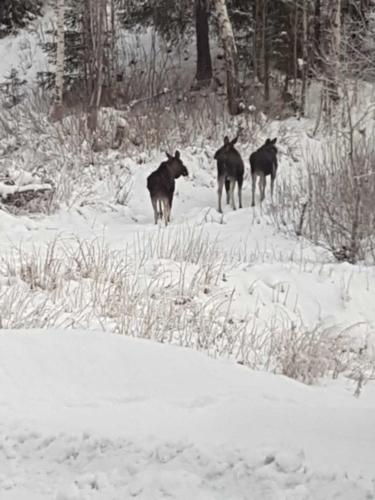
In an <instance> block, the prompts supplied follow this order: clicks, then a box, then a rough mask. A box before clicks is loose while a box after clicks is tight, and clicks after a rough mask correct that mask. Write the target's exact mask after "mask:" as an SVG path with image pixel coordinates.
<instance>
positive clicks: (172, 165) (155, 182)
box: [147, 151, 189, 226]
mask: <svg viewBox="0 0 375 500" xmlns="http://www.w3.org/2000/svg"><path fill="white" fill-rule="evenodd" d="M166 154H167V158H168V159H167V161H163V162H162V163H161V164H160V165H159V168H158V169H157V170H155V171H154V172H152V174H150V175H149V176H148V177H147V189H148V190H149V193H150V197H151V203H152V207H153V209H154V220H155V224H157V223H158V219H159V218H160V219H162V218H163V217H164V222H165V225H166V226H167V225H168V222H170V219H171V210H172V202H173V195H174V190H175V184H176V183H175V179H178V177H180V176H181V175H182V176H184V177H185V176H187V175H189V172H188V170H187V168H186V167H185V165H184V164H183V163H182V161H181V159H180V153H179V151H176V152H175V155H174V156H172V155H170V154H169V153H166Z"/></svg>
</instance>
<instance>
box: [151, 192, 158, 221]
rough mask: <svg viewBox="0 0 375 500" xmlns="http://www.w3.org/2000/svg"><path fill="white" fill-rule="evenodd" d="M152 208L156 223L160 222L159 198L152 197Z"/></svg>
mask: <svg viewBox="0 0 375 500" xmlns="http://www.w3.org/2000/svg"><path fill="white" fill-rule="evenodd" d="M151 203H152V208H153V209H154V221H155V224H157V223H158V200H157V199H156V198H151Z"/></svg>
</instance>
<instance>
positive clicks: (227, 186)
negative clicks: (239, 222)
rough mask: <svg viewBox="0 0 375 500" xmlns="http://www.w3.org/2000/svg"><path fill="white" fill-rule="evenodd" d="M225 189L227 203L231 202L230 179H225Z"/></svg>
mask: <svg viewBox="0 0 375 500" xmlns="http://www.w3.org/2000/svg"><path fill="white" fill-rule="evenodd" d="M225 191H226V193H227V205H229V203H230V180H229V179H225Z"/></svg>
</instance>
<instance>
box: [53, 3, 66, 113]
mask: <svg viewBox="0 0 375 500" xmlns="http://www.w3.org/2000/svg"><path fill="white" fill-rule="evenodd" d="M64 14H65V2H64V0H58V2H57V46H56V87H55V102H54V105H53V110H52V118H53V119H55V120H61V119H62V117H63V101H64V58H65V35H64V27H65V19H64Z"/></svg>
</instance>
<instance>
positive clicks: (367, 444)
mask: <svg viewBox="0 0 375 500" xmlns="http://www.w3.org/2000/svg"><path fill="white" fill-rule="evenodd" d="M372 392H373V391H372ZM372 392H371V391H368V392H366V393H365V394H364V396H363V397H362V398H360V399H359V400H357V399H355V398H353V397H352V395H351V393H350V392H347V391H346V390H345V388H344V387H336V388H333V387H320V388H319V387H308V386H304V385H301V384H299V383H297V382H294V381H292V380H290V379H287V378H285V377H281V376H275V375H272V374H267V373H257V372H254V371H251V370H248V369H246V368H244V367H241V366H238V365H233V364H230V363H226V362H223V361H214V360H212V359H209V358H207V357H206V356H204V355H201V354H199V353H195V352H193V351H190V350H186V349H182V348H177V347H173V346H168V345H160V344H154V343H152V342H149V341H145V340H135V339H130V338H128V337H122V336H114V335H110V336H108V335H107V334H102V333H95V332H88V331H86V332H84V331H75V332H70V333H68V332H63V331H3V332H2V333H1V335H0V438H1V441H0V442H1V446H0V498H1V499H2V500H13V499H17V500H26V499H27V500H30V499H32V500H37V499H38V500H43V499H58V500H63V499H65V500H77V499H107V500H109V499H116V500H117V499H125V498H140V499H148V500H157V499H162V498H175V499H179V500H181V499H189V498H192V497H194V498H199V499H202V500H203V499H204V500H209V499H217V500H219V499H224V498H225V499H229V498H231V499H232V498H233V499H238V500H240V499H250V498H251V499H259V500H264V499H281V498H288V499H310V498H311V499H312V498H314V499H322V500H323V499H325V500H326V499H329V498H340V499H347V500H356V499H370V498H374V494H375V491H374V482H373V481H374V480H375V471H374V458H375V451H374V450H375V427H374V421H375V402H374V401H375V400H374V397H373V396H374V394H372Z"/></svg>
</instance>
